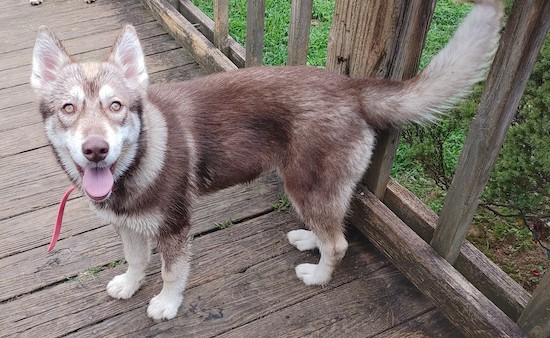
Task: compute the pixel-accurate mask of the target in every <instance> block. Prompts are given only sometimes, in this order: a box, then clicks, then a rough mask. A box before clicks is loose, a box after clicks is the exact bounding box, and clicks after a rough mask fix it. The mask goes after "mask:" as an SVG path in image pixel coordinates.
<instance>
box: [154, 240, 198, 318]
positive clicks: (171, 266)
mask: <svg viewBox="0 0 550 338" xmlns="http://www.w3.org/2000/svg"><path fill="white" fill-rule="evenodd" d="M159 250H160V253H161V257H162V271H161V272H162V280H163V285H162V290H161V292H160V293H159V294H158V295H156V296H155V297H153V299H151V302H150V303H149V306H148V307H147V315H148V316H149V317H151V318H152V319H155V320H161V319H172V318H174V317H175V316H176V314H177V313H178V309H179V307H180V305H181V303H182V301H183V291H184V290H185V286H186V285H187V279H188V277H189V270H190V264H189V256H190V255H189V252H190V250H189V244H188V243H187V235H185V236H183V235H178V234H173V235H168V236H165V237H164V238H162V240H159Z"/></svg>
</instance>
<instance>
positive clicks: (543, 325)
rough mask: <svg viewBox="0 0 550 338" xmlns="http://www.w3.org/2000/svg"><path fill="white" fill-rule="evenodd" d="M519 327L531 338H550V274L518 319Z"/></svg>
mask: <svg viewBox="0 0 550 338" xmlns="http://www.w3.org/2000/svg"><path fill="white" fill-rule="evenodd" d="M518 325H519V326H520V327H521V328H522V329H523V331H525V333H527V335H528V336H529V337H531V338H546V337H550V273H546V274H545V275H544V277H543V278H542V282H541V283H540V284H539V286H538V287H537V288H536V289H535V292H534V293H533V296H532V297H531V301H529V303H528V304H527V306H526V307H525V309H524V310H523V312H522V313H521V316H520V317H519V319H518Z"/></svg>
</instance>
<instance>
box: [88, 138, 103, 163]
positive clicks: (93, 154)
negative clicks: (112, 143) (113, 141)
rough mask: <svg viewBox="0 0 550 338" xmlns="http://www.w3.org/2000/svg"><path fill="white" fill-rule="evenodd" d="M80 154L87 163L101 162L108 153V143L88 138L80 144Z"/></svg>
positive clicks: (99, 139) (100, 139)
mask: <svg viewBox="0 0 550 338" xmlns="http://www.w3.org/2000/svg"><path fill="white" fill-rule="evenodd" d="M82 153H83V154H84V156H85V157H86V158H87V159H88V160H89V161H92V162H96V163H97V162H100V161H103V160H104V159H105V158H106V157H107V154H108V153H109V143H107V142H106V141H105V140H104V139H102V138H101V137H97V136H90V137H88V139H86V141H84V143H83V144H82Z"/></svg>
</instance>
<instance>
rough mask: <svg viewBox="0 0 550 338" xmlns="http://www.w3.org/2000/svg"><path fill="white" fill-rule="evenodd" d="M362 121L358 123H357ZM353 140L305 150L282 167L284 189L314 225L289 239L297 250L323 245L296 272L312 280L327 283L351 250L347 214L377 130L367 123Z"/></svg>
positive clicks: (305, 219)
mask: <svg viewBox="0 0 550 338" xmlns="http://www.w3.org/2000/svg"><path fill="white" fill-rule="evenodd" d="M357 125H359V123H358V124H357ZM357 135H358V137H357V138H355V139H354V140H350V141H349V142H348V143H341V144H338V143H334V142H333V144H332V146H333V147H334V149H332V150H331V151H330V152H329V151H323V150H319V148H316V149H317V153H315V152H311V151H310V152H308V151H304V150H301V154H306V153H309V154H313V156H302V157H301V159H302V160H301V161H296V162H293V163H292V164H290V165H287V166H286V167H284V168H283V169H282V170H280V171H281V173H282V175H283V178H284V182H285V190H286V192H287V194H288V197H289V199H290V201H291V202H292V204H293V206H294V208H295V209H296V211H297V212H298V214H299V215H300V217H301V219H302V221H303V222H304V223H305V225H306V226H307V227H308V228H309V230H293V231H290V232H289V233H288V234H287V237H288V240H289V242H290V243H291V244H292V245H294V246H295V247H296V248H298V250H300V251H303V250H312V249H315V248H317V249H319V252H320V253H321V259H320V260H319V263H318V264H300V265H298V266H297V267H296V275H297V276H298V277H299V278H300V279H301V280H302V281H303V282H304V283H305V284H307V285H323V284H326V283H327V282H328V281H329V280H330V278H331V277H332V273H333V271H334V269H335V268H336V266H337V265H338V263H339V262H340V261H341V260H342V258H343V257H344V255H345V254H346V251H347V248H348V242H347V241H346V238H345V236H344V218H345V216H346V213H347V210H348V208H349V204H350V200H351V197H352V194H353V191H354V189H355V186H356V184H357V182H358V181H359V180H360V178H361V176H362V174H363V172H364V171H365V169H366V168H367V166H368V163H369V161H370V156H371V153H372V148H373V145H374V133H373V132H372V130H371V129H370V128H366V127H365V128H364V129H363V131H362V132H358V133H357Z"/></svg>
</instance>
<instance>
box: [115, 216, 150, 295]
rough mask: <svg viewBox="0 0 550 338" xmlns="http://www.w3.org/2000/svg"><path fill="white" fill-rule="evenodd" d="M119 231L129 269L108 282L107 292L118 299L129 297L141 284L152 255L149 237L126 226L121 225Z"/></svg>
mask: <svg viewBox="0 0 550 338" xmlns="http://www.w3.org/2000/svg"><path fill="white" fill-rule="evenodd" d="M117 230H118V233H119V235H120V238H121V240H122V245H123V247H124V256H125V258H126V261H127V262H128V270H126V272H125V273H123V274H122V275H118V276H116V277H115V278H113V279H112V280H111V281H110V282H109V283H108V284H107V293H108V294H109V295H110V296H111V297H113V298H117V299H128V298H130V297H132V296H133V295H134V293H135V292H136V291H137V290H138V289H139V287H140V286H141V282H142V281H143V278H144V277H145V268H146V267H147V264H148V263H149V258H150V256H151V247H150V244H149V238H148V237H147V236H146V235H142V234H139V233H137V232H135V231H134V230H132V229H129V228H127V227H125V226H122V227H119V228H118V229H117Z"/></svg>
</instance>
